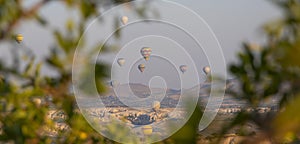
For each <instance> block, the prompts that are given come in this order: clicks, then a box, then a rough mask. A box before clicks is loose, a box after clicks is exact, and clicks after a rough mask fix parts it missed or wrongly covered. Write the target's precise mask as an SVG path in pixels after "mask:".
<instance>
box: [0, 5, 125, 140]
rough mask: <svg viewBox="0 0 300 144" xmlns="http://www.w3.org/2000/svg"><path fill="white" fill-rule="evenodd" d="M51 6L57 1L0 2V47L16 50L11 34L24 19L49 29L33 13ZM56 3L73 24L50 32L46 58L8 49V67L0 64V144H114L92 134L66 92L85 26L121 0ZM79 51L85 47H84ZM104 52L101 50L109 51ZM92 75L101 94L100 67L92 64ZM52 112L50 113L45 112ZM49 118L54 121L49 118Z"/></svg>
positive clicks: (102, 69)
mask: <svg viewBox="0 0 300 144" xmlns="http://www.w3.org/2000/svg"><path fill="white" fill-rule="evenodd" d="M52 2H53V3H55V2H58V1H52V0H41V1H38V2H36V3H35V4H33V5H32V6H31V7H29V8H25V7H24V6H23V1H21V0H0V42H4V41H8V42H11V43H12V44H13V45H14V46H15V47H16V44H14V43H15V41H13V40H14V37H15V35H16V34H15V29H17V28H18V26H19V25H20V23H22V22H23V21H25V20H26V21H36V22H37V23H38V24H40V25H42V26H43V28H46V29H47V28H48V29H50V28H49V27H47V26H48V25H47V24H48V23H47V21H46V19H44V18H43V17H41V16H40V14H39V12H40V10H41V9H42V8H43V7H44V6H45V5H47V4H49V3H52ZM59 2H60V3H61V4H65V5H66V6H67V7H70V8H71V9H75V10H77V11H78V12H79V22H75V21H74V20H73V19H68V20H67V21H66V24H65V29H64V31H62V30H56V29H54V30H53V36H54V39H55V45H54V47H52V48H51V52H50V54H49V55H48V57H46V58H45V59H44V60H42V61H39V60H37V59H36V58H35V56H34V55H28V53H22V52H17V51H16V50H17V49H13V50H12V52H13V53H12V54H13V58H12V59H13V65H11V66H8V65H7V64H6V63H5V62H1V63H0V143H2V142H12V143H52V142H56V143H114V142H112V141H110V140H108V139H105V138H104V137H102V136H101V135H100V134H99V133H98V132H96V131H95V130H93V129H92V128H91V127H90V126H89V124H88V123H87V122H86V120H85V119H84V117H83V116H82V115H81V114H80V112H79V110H78V108H77V106H76V101H75V99H74V96H73V95H72V92H70V87H71V86H72V85H71V84H72V83H71V78H72V77H71V66H72V61H73V55H74V51H75V48H76V47H77V45H78V41H79V40H80V38H81V35H82V34H83V32H84V28H85V27H86V26H87V24H88V21H89V20H91V19H94V18H96V17H97V16H99V15H100V12H99V9H101V8H103V7H107V6H112V5H114V4H119V3H123V2H126V0H125V1H107V2H103V1H92V0H86V1H81V0H62V1H59ZM81 40H82V39H81ZM82 41H84V40H82ZM20 45H21V47H22V49H21V51H26V50H28V51H29V49H28V48H27V47H25V45H23V44H22V43H21V44H20ZM79 47H85V45H84V42H83V44H82V45H80V46H79ZM106 47H107V48H105V49H106V51H107V49H109V46H106ZM45 49H46V47H45ZM20 54H23V55H24V56H20ZM25 57H27V58H25ZM20 62H22V63H24V64H25V67H24V68H20V67H19V66H20ZM43 66H50V67H51V68H52V69H54V70H56V71H57V72H58V76H56V77H49V76H42V75H40V70H41V68H42V67H43ZM95 75H96V82H97V87H98V90H99V92H103V91H104V82H103V78H104V77H106V76H107V75H108V72H107V67H106V65H104V64H101V63H97V64H96V74H95ZM53 110H54V111H55V112H54V113H51V112H53ZM57 110H62V111H61V112H57ZM53 116H54V117H56V118H54V119H53V118H49V117H53ZM57 121H58V122H57ZM49 135H50V136H49ZM57 136H59V137H57Z"/></svg>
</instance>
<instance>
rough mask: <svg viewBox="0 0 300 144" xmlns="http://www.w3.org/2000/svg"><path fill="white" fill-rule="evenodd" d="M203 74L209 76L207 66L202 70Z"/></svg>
mask: <svg viewBox="0 0 300 144" xmlns="http://www.w3.org/2000/svg"><path fill="white" fill-rule="evenodd" d="M203 72H204V73H205V74H206V75H208V74H210V67H209V66H206V67H204V68H203Z"/></svg>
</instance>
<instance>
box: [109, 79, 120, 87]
mask: <svg viewBox="0 0 300 144" xmlns="http://www.w3.org/2000/svg"><path fill="white" fill-rule="evenodd" d="M119 85H120V83H119V82H118V81H116V80H112V81H110V86H111V87H113V88H116V87H118V86H119Z"/></svg>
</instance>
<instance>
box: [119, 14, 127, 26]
mask: <svg viewBox="0 0 300 144" xmlns="http://www.w3.org/2000/svg"><path fill="white" fill-rule="evenodd" d="M121 21H122V24H123V25H126V24H127V22H128V17H127V16H122V17H121Z"/></svg>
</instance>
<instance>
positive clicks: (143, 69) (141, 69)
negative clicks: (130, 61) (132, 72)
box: [138, 64, 146, 72]
mask: <svg viewBox="0 0 300 144" xmlns="http://www.w3.org/2000/svg"><path fill="white" fill-rule="evenodd" d="M138 68H139V70H140V72H144V71H145V68H146V67H145V65H144V64H140V65H139V66H138Z"/></svg>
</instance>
